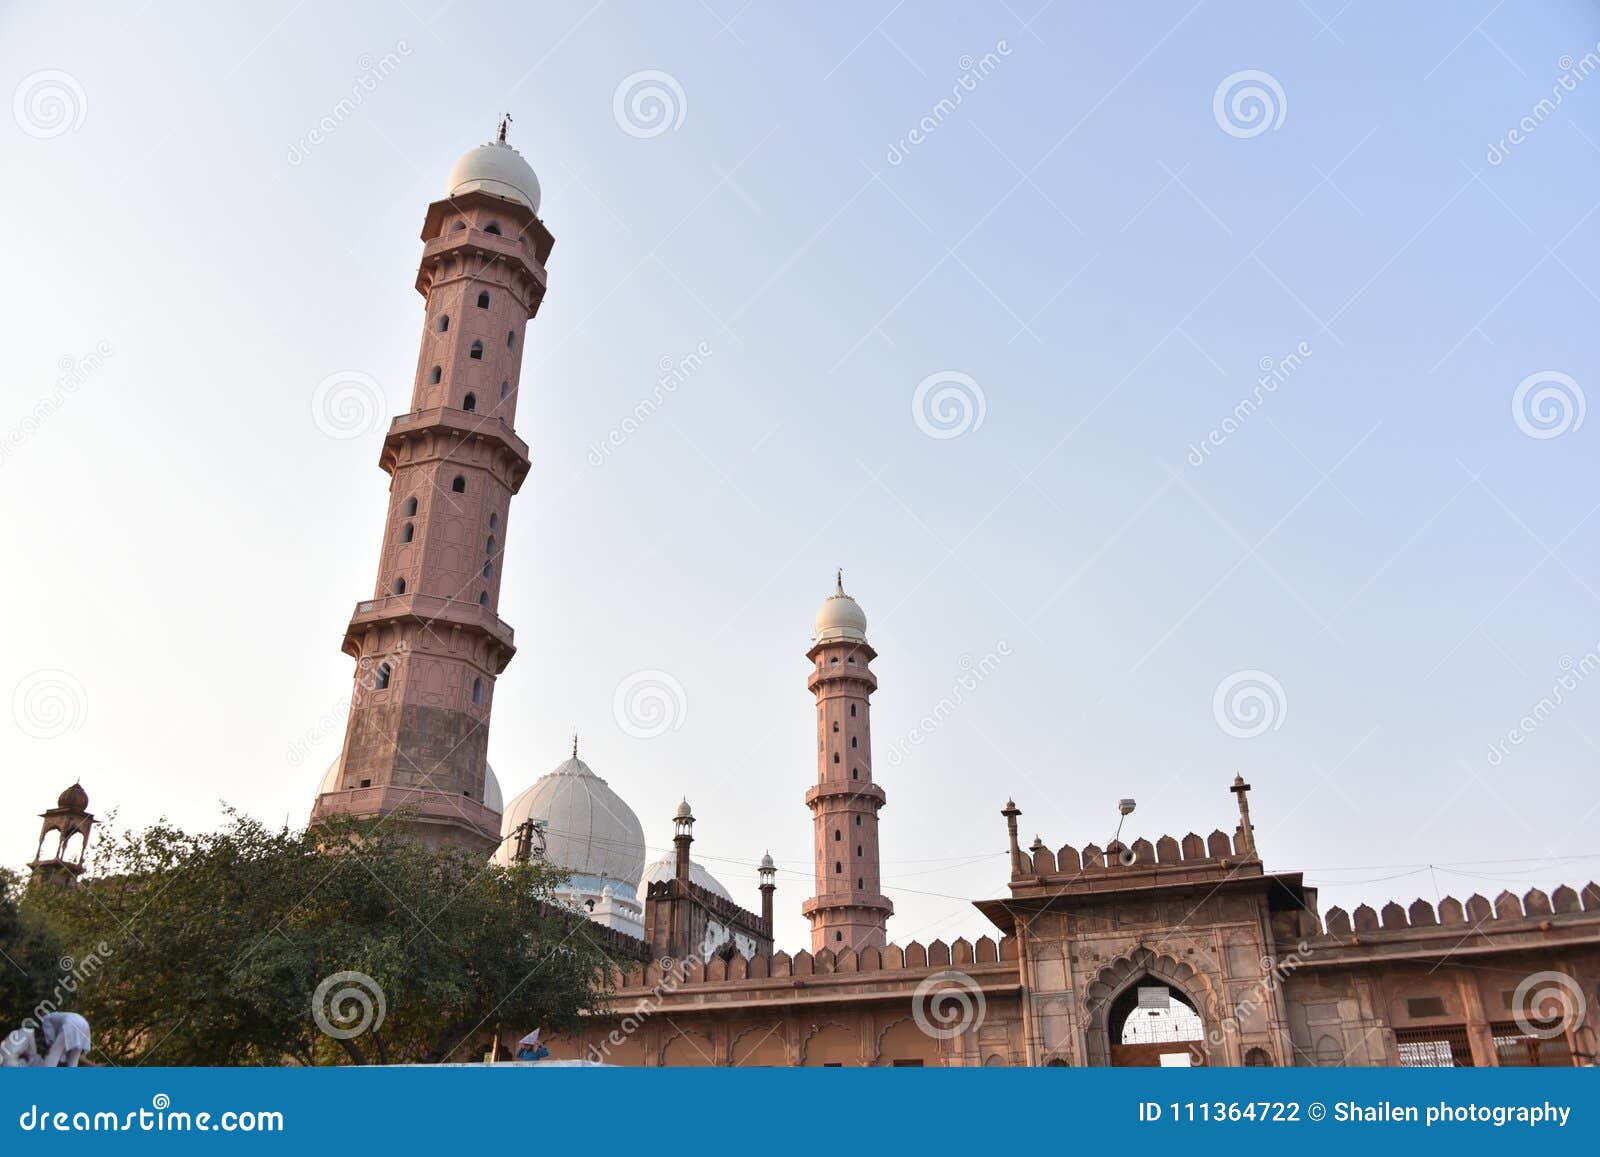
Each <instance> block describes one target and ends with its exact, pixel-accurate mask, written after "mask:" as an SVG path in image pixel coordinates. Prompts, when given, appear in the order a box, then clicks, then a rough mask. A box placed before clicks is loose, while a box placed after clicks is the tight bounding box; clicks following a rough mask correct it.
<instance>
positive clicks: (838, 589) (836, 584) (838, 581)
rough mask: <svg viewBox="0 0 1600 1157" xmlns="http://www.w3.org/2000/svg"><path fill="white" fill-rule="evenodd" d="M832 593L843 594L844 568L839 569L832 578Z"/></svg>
mask: <svg viewBox="0 0 1600 1157" xmlns="http://www.w3.org/2000/svg"><path fill="white" fill-rule="evenodd" d="M833 593H834V594H836V595H842V594H844V567H840V568H839V569H838V570H837V571H836V572H835V573H834V576H833Z"/></svg>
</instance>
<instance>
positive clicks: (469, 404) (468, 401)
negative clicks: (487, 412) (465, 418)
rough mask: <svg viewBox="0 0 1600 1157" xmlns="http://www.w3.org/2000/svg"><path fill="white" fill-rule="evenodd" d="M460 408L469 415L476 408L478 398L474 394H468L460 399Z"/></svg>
mask: <svg viewBox="0 0 1600 1157" xmlns="http://www.w3.org/2000/svg"><path fill="white" fill-rule="evenodd" d="M461 408H462V409H463V410H465V411H466V412H467V413H469V414H470V413H472V412H473V411H474V410H476V409H477V408H478V396H477V395H476V394H468V395H467V396H466V397H464V398H462V399H461Z"/></svg>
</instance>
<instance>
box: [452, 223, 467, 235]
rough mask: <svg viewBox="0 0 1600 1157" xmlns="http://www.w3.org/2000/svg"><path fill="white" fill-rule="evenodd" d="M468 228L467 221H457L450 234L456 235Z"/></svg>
mask: <svg viewBox="0 0 1600 1157" xmlns="http://www.w3.org/2000/svg"><path fill="white" fill-rule="evenodd" d="M466 227H467V223H466V222H465V221H457V222H456V223H455V224H454V225H452V226H450V232H452V233H454V232H456V231H458V230H461V229H465V228H466Z"/></svg>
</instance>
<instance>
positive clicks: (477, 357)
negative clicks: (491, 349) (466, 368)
mask: <svg viewBox="0 0 1600 1157" xmlns="http://www.w3.org/2000/svg"><path fill="white" fill-rule="evenodd" d="M467 356H468V357H469V358H471V359H472V360H473V361H477V362H481V361H482V360H483V343H482V342H481V341H475V342H473V343H472V348H471V349H469V350H468V351H467Z"/></svg>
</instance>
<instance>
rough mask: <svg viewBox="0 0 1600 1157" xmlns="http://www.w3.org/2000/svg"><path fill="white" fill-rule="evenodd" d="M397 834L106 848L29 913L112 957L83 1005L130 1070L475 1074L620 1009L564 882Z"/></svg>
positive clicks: (246, 823)
mask: <svg viewBox="0 0 1600 1157" xmlns="http://www.w3.org/2000/svg"><path fill="white" fill-rule="evenodd" d="M395 828H396V825H393V824H390V825H387V826H386V825H385V824H384V823H383V822H382V821H378V822H375V823H360V822H356V821H336V822H333V823H330V824H324V825H320V826H318V827H317V828H314V829H310V830H306V831H292V830H288V829H284V830H280V831H273V830H269V829H267V828H265V827H263V826H262V825H261V824H259V823H257V822H255V821H254V820H251V819H248V818H246V817H243V816H239V815H237V814H234V815H231V816H230V823H229V824H228V826H226V827H224V828H223V829H222V830H220V831H217V832H212V833H206V834H200V835H191V834H189V833H186V832H183V831H181V830H179V829H178V828H176V827H173V826H171V825H169V824H165V823H161V824H157V825H155V826H153V827H150V828H148V829H146V830H144V831H141V832H133V833H124V834H121V835H118V836H113V837H110V838H103V839H101V840H100V841H98V842H97V852H96V854H95V862H94V864H93V869H92V871H91V873H90V875H89V876H88V877H86V878H85V880H84V881H83V884H82V886H81V887H79V888H76V889H62V888H44V887H36V888H32V889H29V891H28V892H27V896H26V900H25V903H24V912H25V914H26V912H27V911H28V910H29V909H32V910H33V911H34V914H35V916H36V917H37V918H38V919H40V920H41V922H48V925H49V926H52V927H55V928H57V929H59V930H60V934H61V936H62V939H63V943H66V944H68V945H71V944H75V943H85V944H91V943H92V944H101V945H102V946H103V947H104V948H106V949H107V955H106V957H105V959H104V960H103V961H102V963H101V965H100V968H99V971H98V973H97V975H96V976H95V977H94V978H93V979H92V981H90V982H89V983H86V984H84V985H82V986H80V991H79V992H78V994H77V1001H76V1004H75V1006H74V1007H76V1009H77V1011H81V1012H83V1013H84V1015H85V1016H87V1017H88V1018H89V1021H90V1023H91V1024H92V1026H93V1028H94V1032H95V1046H96V1050H97V1051H99V1050H102V1049H103V1050H104V1051H105V1052H106V1053H107V1054H108V1055H109V1057H110V1058H111V1059H112V1060H115V1061H116V1062H117V1063H118V1064H127V1063H146V1064H168V1065H239V1064H280V1063H300V1064H319V1063H330V1062H338V1061H340V1060H349V1061H354V1062H357V1063H389V1062H400V1061H442V1060H449V1059H455V1060H464V1059H477V1058H478V1057H479V1056H481V1055H482V1053H483V1052H484V1051H485V1049H486V1047H487V1045H488V1042H489V1041H490V1040H491V1039H493V1034H494V1033H495V1031H496V1030H497V1029H498V1028H500V1027H501V1026H504V1028H505V1029H506V1030H508V1031H509V1030H515V1031H517V1032H518V1033H519V1035H520V1033H521V1032H525V1031H527V1030H529V1029H532V1028H535V1027H541V1026H542V1027H544V1028H546V1029H547V1030H555V1031H559V1030H561V1029H563V1028H567V1027H571V1026H572V1025H574V1024H575V1023H576V1022H577V1020H578V1018H579V1017H580V1016H581V1015H583V1014H584V1013H585V1012H588V1011H591V1010H594V1009H595V1008H596V1007H597V1006H598V1005H599V1004H600V1003H601V1002H603V1000H604V999H605V996H606V994H607V990H608V988H609V985H610V981H611V972H612V970H611V969H610V967H608V965H609V959H608V956H607V954H606V951H605V949H604V948H603V947H602V945H601V943H600V941H599V939H598V938H597V936H596V935H595V930H594V927H593V925H591V924H590V923H589V922H588V921H587V920H586V919H585V918H584V917H583V916H582V915H580V914H578V913H575V912H572V911H570V910H568V909H566V908H563V907H560V906H559V905H557V904H556V903H555V902H554V899H553V889H554V888H555V887H556V886H557V885H558V884H559V883H560V882H561V881H562V879H563V878H564V874H563V873H561V872H560V871H558V870H557V869H554V868H552V867H550V866H549V865H546V864H543V863H531V864H517V865H513V866H512V867H510V868H505V867H501V866H499V865H494V864H490V863H487V862H485V860H484V858H483V857H482V856H481V855H474V854H471V853H468V852H465V851H453V852H438V851H432V850H429V849H427V848H425V847H423V846H422V845H420V844H418V843H416V842H414V841H413V840H411V839H408V838H405V837H404V836H402V835H398V834H396V833H395ZM314 1001H315V1003H316V1005H317V1007H315V1008H314V1007H313V1004H314Z"/></svg>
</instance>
